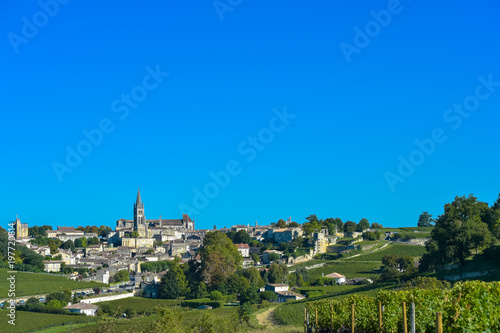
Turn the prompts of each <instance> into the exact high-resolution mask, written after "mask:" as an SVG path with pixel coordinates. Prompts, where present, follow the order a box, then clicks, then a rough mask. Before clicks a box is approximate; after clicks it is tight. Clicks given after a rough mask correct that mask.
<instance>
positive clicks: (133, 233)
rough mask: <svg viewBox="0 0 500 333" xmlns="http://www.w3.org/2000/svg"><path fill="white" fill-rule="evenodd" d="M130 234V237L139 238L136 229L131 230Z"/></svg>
mask: <svg viewBox="0 0 500 333" xmlns="http://www.w3.org/2000/svg"><path fill="white" fill-rule="evenodd" d="M130 236H132V238H139V233H138V232H137V231H136V230H134V231H132V234H131V235H130Z"/></svg>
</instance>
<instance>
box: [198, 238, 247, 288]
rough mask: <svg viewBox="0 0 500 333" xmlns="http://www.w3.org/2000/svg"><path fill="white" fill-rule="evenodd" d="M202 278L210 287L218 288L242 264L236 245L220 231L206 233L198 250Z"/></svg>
mask: <svg viewBox="0 0 500 333" xmlns="http://www.w3.org/2000/svg"><path fill="white" fill-rule="evenodd" d="M199 254H200V256H201V269H202V276H203V278H204V279H205V281H206V282H207V283H208V284H209V285H212V286H219V285H220V284H222V283H223V282H224V281H226V279H227V278H228V277H229V276H230V275H231V274H233V273H234V272H235V271H236V270H237V269H238V268H239V267H240V266H241V264H242V262H243V257H242V256H241V254H240V252H239V251H238V248H237V247H236V245H234V244H233V243H232V242H231V239H229V238H228V237H227V236H226V235H225V234H223V233H222V232H220V231H212V232H209V233H207V235H206V236H205V238H204V240H203V245H202V247H201V248H200V250H199Z"/></svg>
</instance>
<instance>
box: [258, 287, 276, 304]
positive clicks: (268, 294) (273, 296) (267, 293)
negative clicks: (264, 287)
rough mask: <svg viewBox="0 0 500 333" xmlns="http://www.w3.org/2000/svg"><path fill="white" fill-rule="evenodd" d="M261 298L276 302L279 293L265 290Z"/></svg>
mask: <svg viewBox="0 0 500 333" xmlns="http://www.w3.org/2000/svg"><path fill="white" fill-rule="evenodd" d="M260 298H261V299H262V301H263V302H265V301H267V302H276V301H277V300H278V295H277V294H276V293H275V292H272V291H269V290H268V291H263V292H261V293H260Z"/></svg>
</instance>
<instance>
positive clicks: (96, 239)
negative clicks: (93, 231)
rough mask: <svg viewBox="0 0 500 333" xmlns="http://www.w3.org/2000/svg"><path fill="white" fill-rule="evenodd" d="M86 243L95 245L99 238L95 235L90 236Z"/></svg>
mask: <svg viewBox="0 0 500 333" xmlns="http://www.w3.org/2000/svg"><path fill="white" fill-rule="evenodd" d="M87 244H88V245H95V244H99V238H97V237H95V236H94V237H91V238H89V239H88V240H87Z"/></svg>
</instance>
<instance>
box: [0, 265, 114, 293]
mask: <svg viewBox="0 0 500 333" xmlns="http://www.w3.org/2000/svg"><path fill="white" fill-rule="evenodd" d="M103 286H106V285H105V284H102V283H96V282H81V281H73V280H70V279H68V278H65V277H63V276H54V275H45V274H36V273H23V272H17V273H16V296H18V297H19V296H29V295H40V294H48V293H53V292H58V291H64V290H66V289H71V290H73V289H84V288H92V287H101V288H102V287H103ZM8 290H9V281H7V269H6V268H0V298H7V297H8Z"/></svg>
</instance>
